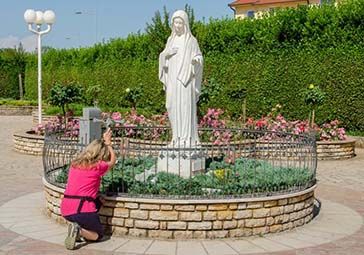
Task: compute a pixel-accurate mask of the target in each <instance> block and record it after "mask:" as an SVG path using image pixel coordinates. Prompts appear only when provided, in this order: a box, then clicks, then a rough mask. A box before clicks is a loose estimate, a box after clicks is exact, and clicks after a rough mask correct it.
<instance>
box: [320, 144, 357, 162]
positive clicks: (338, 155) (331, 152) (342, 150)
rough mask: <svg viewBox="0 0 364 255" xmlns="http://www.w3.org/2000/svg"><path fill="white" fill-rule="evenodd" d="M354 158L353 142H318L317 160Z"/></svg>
mask: <svg viewBox="0 0 364 255" xmlns="http://www.w3.org/2000/svg"><path fill="white" fill-rule="evenodd" d="M354 156H355V140H354V139H347V140H344V141H319V142H317V158H318V159H321V160H333V159H339V160H340V159H348V158H352V157H354Z"/></svg>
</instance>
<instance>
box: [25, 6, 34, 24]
mask: <svg viewBox="0 0 364 255" xmlns="http://www.w3.org/2000/svg"><path fill="white" fill-rule="evenodd" d="M35 19H36V14H35V11H34V10H33V9H28V10H26V11H25V12H24V20H25V22H26V23H28V24H33V23H34V22H35Z"/></svg>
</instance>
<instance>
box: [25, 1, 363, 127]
mask: <svg viewBox="0 0 364 255" xmlns="http://www.w3.org/2000/svg"><path fill="white" fill-rule="evenodd" d="M164 16H165V15H160V17H159V18H157V19H155V20H152V21H153V22H154V23H152V24H151V25H149V26H148V29H147V32H146V33H137V34H131V35H129V36H128V37H127V38H125V39H114V40H111V41H110V42H108V43H105V44H97V45H95V46H94V47H90V48H79V49H69V50H64V49H62V50H55V49H51V50H49V51H48V52H47V53H45V54H44V55H43V57H44V59H43V64H44V67H43V94H44V96H45V97H48V95H49V93H50V90H51V88H52V86H53V84H54V83H55V82H57V81H58V82H60V83H64V84H69V83H78V84H82V85H83V89H84V90H85V91H86V92H87V91H89V92H88V93H86V94H87V95H88V96H87V97H88V104H92V103H94V102H92V95H91V93H93V92H94V89H92V88H93V87H95V86H96V87H97V101H98V102H97V104H98V106H100V107H101V108H107V109H115V108H124V107H130V102H129V101H128V100H126V99H125V97H124V95H125V89H127V88H130V89H138V90H140V95H141V97H140V99H138V108H141V109H143V110H145V111H146V112H150V113H161V112H164V111H165V106H164V102H165V94H164V91H163V89H162V84H161V83H160V81H159V80H158V55H159V53H160V51H161V48H162V47H163V43H162V41H163V40H162V39H160V40H158V42H156V39H155V37H156V36H160V38H165V37H166V36H167V35H168V28H167V27H166V21H165V17H164ZM362 20H364V3H363V1H359V0H349V1H345V2H344V3H342V4H340V5H339V6H338V7H335V6H334V5H323V6H320V7H307V6H301V7H300V8H298V9H282V10H278V11H276V12H273V13H271V14H270V15H266V16H265V17H264V18H262V19H256V20H253V19H245V20H233V19H228V18H224V19H220V20H210V21H209V22H208V23H203V22H194V24H193V31H194V33H195V36H196V37H197V39H198V41H199V45H200V48H201V50H202V52H203V55H204V63H205V64H204V77H203V87H202V95H201V102H200V103H199V106H200V111H202V112H204V111H206V109H207V108H222V109H224V110H225V112H226V113H227V114H229V115H231V116H232V117H234V118H239V117H241V115H242V100H243V99H242V98H239V97H234V95H235V96H236V95H237V94H238V93H239V91H240V89H243V90H244V91H245V92H246V94H247V98H246V101H247V116H252V117H255V118H257V117H260V116H261V115H263V114H266V113H267V112H269V111H270V109H271V108H272V107H273V106H274V105H276V104H281V105H282V106H283V108H282V113H283V114H284V116H287V118H288V119H306V118H307V116H308V115H309V111H310V109H309V108H308V107H304V99H303V98H302V96H301V95H302V94H301V93H302V92H303V91H304V90H305V88H306V86H307V85H308V84H311V83H313V84H315V85H317V86H320V88H321V89H322V91H323V92H324V93H325V94H326V98H325V102H324V103H323V104H322V106H321V108H320V110H319V111H318V112H317V113H316V117H315V119H316V122H317V124H321V123H323V122H325V121H327V120H333V119H339V120H340V121H341V122H342V123H343V126H344V127H345V128H346V129H349V130H364V111H362V109H363V108H364V100H362V98H364V86H363V81H364V25H363V22H362ZM164 41H165V39H164ZM36 63H37V62H36V56H35V55H33V56H29V57H28V58H27V66H26V84H25V85H26V97H27V98H30V99H36V97H37V76H36V68H37V66H36Z"/></svg>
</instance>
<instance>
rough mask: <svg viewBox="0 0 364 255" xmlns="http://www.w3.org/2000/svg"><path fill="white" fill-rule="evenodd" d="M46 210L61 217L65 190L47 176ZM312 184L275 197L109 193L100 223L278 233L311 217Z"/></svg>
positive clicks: (154, 231) (120, 231) (191, 231)
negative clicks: (176, 197)
mask: <svg viewBox="0 0 364 255" xmlns="http://www.w3.org/2000/svg"><path fill="white" fill-rule="evenodd" d="M43 183H44V189H45V197H46V204H47V208H46V211H47V214H48V215H49V216H50V217H51V218H53V219H55V220H56V221H58V222H63V223H64V222H65V220H64V219H63V217H62V216H61V215H60V209H59V206H60V202H61V198H62V196H63V192H64V190H63V189H61V188H58V187H55V186H53V185H52V184H50V183H48V182H47V181H46V180H45V179H43ZM315 188H316V186H313V187H311V188H309V189H307V190H305V191H302V192H297V193H292V194H286V195H281V196H273V197H262V198H239V199H237V198H232V199H203V200H172V199H147V198H129V197H106V203H105V204H104V207H103V208H102V209H101V210H100V218H101V222H102V223H103V224H104V226H105V229H106V230H107V231H108V232H110V233H112V234H113V235H129V236H134V237H150V238H167V239H191V238H225V237H242V236H251V235H261V234H268V233H275V232H280V231H284V230H288V229H292V228H294V227H297V226H301V225H304V224H306V223H308V222H309V221H311V219H312V217H313V207H314V190H315Z"/></svg>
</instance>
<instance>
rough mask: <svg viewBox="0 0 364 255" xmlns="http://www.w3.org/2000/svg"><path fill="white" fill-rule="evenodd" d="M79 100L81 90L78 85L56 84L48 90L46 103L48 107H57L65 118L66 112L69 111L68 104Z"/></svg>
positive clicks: (80, 98)
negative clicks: (48, 104)
mask: <svg viewBox="0 0 364 255" xmlns="http://www.w3.org/2000/svg"><path fill="white" fill-rule="evenodd" d="M81 100H82V88H81V87H80V86H79V85H77V84H73V83H71V84H68V85H62V84H60V83H57V84H56V85H54V86H53V87H52V89H51V90H50V94H49V100H48V102H49V103H50V105H53V106H59V107H60V108H61V109H62V114H63V116H66V110H69V108H68V106H69V104H70V103H74V102H79V101H81Z"/></svg>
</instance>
